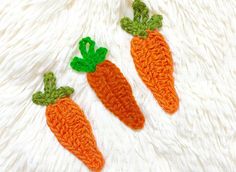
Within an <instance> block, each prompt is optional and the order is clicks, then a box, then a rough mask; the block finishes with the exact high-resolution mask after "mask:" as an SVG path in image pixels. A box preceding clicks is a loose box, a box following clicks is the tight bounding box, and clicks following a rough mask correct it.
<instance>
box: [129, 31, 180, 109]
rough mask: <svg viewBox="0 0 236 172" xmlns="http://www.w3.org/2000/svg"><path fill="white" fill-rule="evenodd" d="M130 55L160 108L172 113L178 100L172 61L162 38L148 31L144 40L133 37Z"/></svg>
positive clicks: (156, 32) (156, 33) (157, 33)
mask: <svg viewBox="0 0 236 172" xmlns="http://www.w3.org/2000/svg"><path fill="white" fill-rule="evenodd" d="M131 54H132V56H133V60H134V63H135V67H136V69H137V71H138V73H139V75H140V76H141V78H142V80H143V82H144V83H145V84H146V85H147V87H148V88H149V89H150V90H151V91H152V93H153V95H154V97H155V98H156V99H157V101H158V103H159V104H160V106H161V107H162V108H163V109H164V110H165V111H166V112H168V113H174V112H175V111H176V110H177V109H178V106H179V99H178V96H177V94H176V91H175V87H174V78H173V60H172V57H171V52H170V49H169V46H168V45H167V43H166V41H165V39H164V37H163V36H162V35H161V34H160V33H159V32H158V31H157V30H155V31H148V37H147V38H146V39H141V38H139V37H134V38H133V39H132V42H131Z"/></svg>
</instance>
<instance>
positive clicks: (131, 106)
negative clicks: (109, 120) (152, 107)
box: [87, 60, 145, 129]
mask: <svg viewBox="0 0 236 172" xmlns="http://www.w3.org/2000/svg"><path fill="white" fill-rule="evenodd" d="M87 79H88V82H89V84H90V86H91V87H92V88H93V89H94V91H95V92H96V94H97V96H98V97H99V98H100V99H101V101H102V103H103V104H104V105H105V107H106V108H107V109H109V110H110V111H111V112H113V113H114V114H115V115H116V116H117V117H118V118H119V119H120V120H121V121H123V122H124V123H125V124H126V125H127V126H129V127H131V128H133V129H141V128H143V126H144V122H145V119H144V116H143V114H142V112H141V111H140V109H139V107H138V105H137V103H136V101H135V99H134V96H133V94H132V90H131V87H130V85H129V83H128V81H127V80H126V79H125V77H124V76H123V74H122V73H121V71H120V70H119V68H117V67H116V66H115V65H114V64H113V63H111V62H110V61H108V60H105V61H104V62H103V63H100V64H98V65H97V68H96V71H95V72H93V73H88V74H87Z"/></svg>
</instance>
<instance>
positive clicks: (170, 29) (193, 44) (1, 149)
mask: <svg viewBox="0 0 236 172" xmlns="http://www.w3.org/2000/svg"><path fill="white" fill-rule="evenodd" d="M144 2H145V3H146V4H147V6H148V7H149V8H150V11H151V12H152V13H160V14H162V15H163V18H164V19H163V28H162V30H161V33H162V34H163V35H164V36H165V38H166V40H167V41H168V43H169V45H170V47H171V50H172V53H173V60H174V63H175V66H174V68H175V72H174V77H175V86H176V90H177V92H178V95H179V97H180V108H179V110H178V112H177V113H175V115H174V116H168V115H167V114H166V113H165V112H164V111H163V110H162V109H161V108H160V106H159V105H158V104H157V102H156V101H155V99H154V98H153V96H152V94H151V92H150V91H149V90H148V89H147V88H146V86H145V85H144V83H143V82H142V81H141V79H140V78H139V76H138V74H137V72H136V70H135V67H134V64H133V60H132V57H131V55H130V40H131V38H132V36H131V35H129V34H127V33H126V32H124V31H123V30H122V29H121V27H120V25H119V20H120V19H121V17H123V16H125V15H128V16H131V14H132V9H131V3H132V1H131V0H130V1H128V0H2V1H0V97H1V99H0V171H1V172H14V171H17V172H76V171H82V172H85V171H88V169H87V167H86V166H84V165H83V163H82V162H81V161H80V160H78V159H77V158H76V157H74V156H73V155H72V154H70V153H69V152H68V151H67V150H65V149H64V148H63V147H62V146H61V145H60V144H59V143H58V142H57V140H56V138H55V137H54V136H53V134H52V132H51V131H50V129H49V128H48V127H47V125H46V119H45V107H42V106H36V105H35V104H33V103H32V101H31V96H32V94H33V92H35V91H37V90H42V89H43V83H42V75H43V73H44V72H46V71H49V70H51V71H54V72H55V74H56V76H57V78H58V85H69V86H72V87H73V88H75V93H74V94H73V96H72V99H73V100H75V102H76V103H78V104H79V105H80V106H81V108H82V109H83V110H84V112H85V114H86V115H87V118H88V119H89V121H90V122H91V125H92V127H93V131H94V134H95V136H96V139H97V143H98V146H99V148H100V150H101V151H102V153H103V155H104V157H105V160H106V164H105V166H104V171H106V172H144V171H145V172H146V171H151V172H171V171H173V172H203V171H206V172H218V171H219V172H233V171H236V88H235V87H236V10H235V9H236V1H235V0H207V1H206V0H197V1H196V0H180V1H179V0H144ZM84 36H91V37H92V38H93V39H95V40H96V42H97V44H98V45H99V46H105V47H107V48H108V49H109V56H108V57H107V58H108V59H109V60H111V61H112V62H113V63H115V64H116V65H117V66H118V67H119V68H120V69H121V71H122V72H123V74H124V75H125V76H126V78H127V79H128V81H129V82H130V84H131V86H132V89H133V93H134V96H135V98H136V100H137V102H138V104H139V105H140V107H141V109H142V111H143V113H144V114H145V117H146V124H145V128H144V129H143V130H142V131H140V132H134V131H132V130H130V129H129V128H127V127H126V126H125V125H124V124H123V123H121V122H120V121H119V120H118V119H117V118H116V117H115V116H114V115H112V114H111V113H110V112H109V111H108V110H106V109H105V108H104V106H103V105H102V103H101V102H100V101H99V99H98V98H97V97H96V95H95V93H94V92H93V90H92V89H91V88H90V87H89V85H88V83H87V81H86V77H85V74H78V73H76V72H74V71H72V70H71V68H70V67H69V65H68V64H69V61H70V60H71V58H72V56H73V55H74V54H75V53H76V47H77V42H78V41H79V40H80V39H81V38H82V37H84Z"/></svg>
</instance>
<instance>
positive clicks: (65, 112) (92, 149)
mask: <svg viewBox="0 0 236 172" xmlns="http://www.w3.org/2000/svg"><path fill="white" fill-rule="evenodd" d="M44 86H45V87H44V93H42V92H37V93H35V94H34V95H33V98H32V100H33V102H34V103H35V104H38V105H46V106H47V108H46V119H47V124H48V126H49V128H50V129H51V131H52V132H53V133H54V135H55V137H56V138H57V140H58V141H59V143H60V144H61V145H62V146H63V147H64V148H66V149H67V150H68V151H70V152H71V153H72V154H74V155H75V156H76V157H77V158H79V159H80V160H81V161H83V162H84V164H85V165H87V167H88V168H89V169H90V170H92V171H100V170H101V169H102V168H103V165H104V159H103V156H102V154H101V152H100V151H99V150H98V147H97V144H96V140H95V137H94V135H93V133H92V127H91V125H90V123H89V121H88V120H87V119H86V117H85V115H84V113H83V111H82V110H81V109H80V107H79V106H78V105H77V104H76V103H75V102H74V101H73V100H72V99H70V98H69V97H68V96H69V95H71V94H72V93H73V92H74V89H73V88H71V87H68V86H66V87H60V88H56V78H55V76H54V74H53V73H52V72H48V73H46V74H44Z"/></svg>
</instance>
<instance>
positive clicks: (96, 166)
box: [87, 153, 105, 172]
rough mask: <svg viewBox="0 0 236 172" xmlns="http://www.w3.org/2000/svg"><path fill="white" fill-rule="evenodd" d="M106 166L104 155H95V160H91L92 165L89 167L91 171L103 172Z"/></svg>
mask: <svg viewBox="0 0 236 172" xmlns="http://www.w3.org/2000/svg"><path fill="white" fill-rule="evenodd" d="M104 164H105V160H104V158H103V156H102V154H101V153H99V154H96V155H95V154H94V156H93V158H92V159H90V163H89V164H87V165H88V167H89V169H90V170H91V171H93V172H100V171H102V169H103V167H104Z"/></svg>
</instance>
